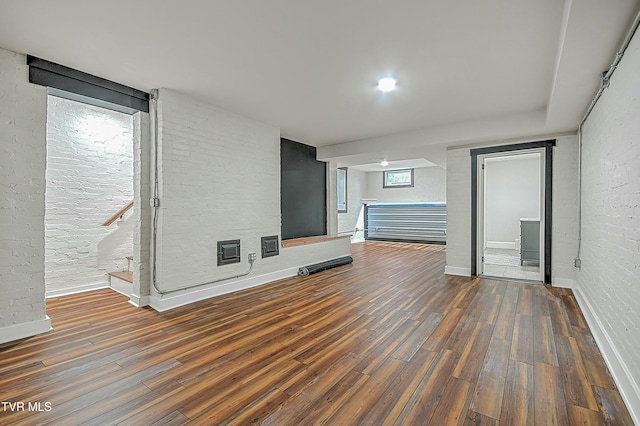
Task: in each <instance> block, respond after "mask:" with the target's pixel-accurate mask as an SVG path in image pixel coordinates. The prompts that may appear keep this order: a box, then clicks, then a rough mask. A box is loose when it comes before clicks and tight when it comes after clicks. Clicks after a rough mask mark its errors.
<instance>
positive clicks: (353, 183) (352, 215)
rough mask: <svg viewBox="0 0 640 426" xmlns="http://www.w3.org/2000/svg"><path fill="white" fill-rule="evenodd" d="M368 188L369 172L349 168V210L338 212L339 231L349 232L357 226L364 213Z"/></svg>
mask: <svg viewBox="0 0 640 426" xmlns="http://www.w3.org/2000/svg"><path fill="white" fill-rule="evenodd" d="M366 189H367V173H365V172H361V171H360V170H356V169H352V168H350V169H348V170H347V212H346V213H338V232H339V233H345V232H346V233H348V232H352V231H353V230H354V229H355V228H356V223H357V222H358V217H359V216H360V214H362V209H363V205H362V199H363V198H366V197H365V192H366Z"/></svg>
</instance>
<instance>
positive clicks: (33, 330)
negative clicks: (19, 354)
mask: <svg viewBox="0 0 640 426" xmlns="http://www.w3.org/2000/svg"><path fill="white" fill-rule="evenodd" d="M51 330H52V329H51V319H50V318H49V317H48V316H45V318H44V319H40V320H36V321H31V322H27V323H23V324H15V325H10V326H8V327H2V328H0V343H7V342H13V341H14V340H20V339H25V338H27V337H31V336H35V335H37V334H42V333H46V332H48V331H51Z"/></svg>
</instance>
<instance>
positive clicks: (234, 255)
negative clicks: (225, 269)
mask: <svg viewBox="0 0 640 426" xmlns="http://www.w3.org/2000/svg"><path fill="white" fill-rule="evenodd" d="M230 263H240V240H227V241H218V266H222V265H228V264H230Z"/></svg>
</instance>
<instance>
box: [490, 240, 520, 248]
mask: <svg viewBox="0 0 640 426" xmlns="http://www.w3.org/2000/svg"><path fill="white" fill-rule="evenodd" d="M487 248H495V249H507V250H515V249H516V243H514V242H511V243H510V242H506V241H487Z"/></svg>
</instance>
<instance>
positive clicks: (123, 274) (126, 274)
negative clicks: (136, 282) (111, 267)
mask: <svg viewBox="0 0 640 426" xmlns="http://www.w3.org/2000/svg"><path fill="white" fill-rule="evenodd" d="M109 275H111V276H112V277H116V278H120V279H121V280H125V281H129V282H130V283H132V282H133V272H131V271H119V272H109Z"/></svg>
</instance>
